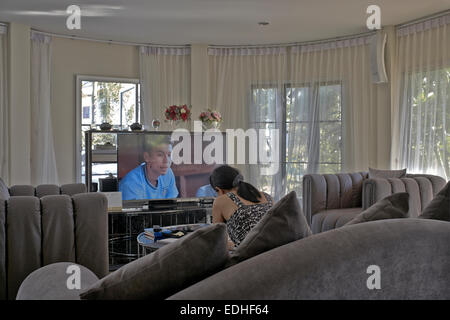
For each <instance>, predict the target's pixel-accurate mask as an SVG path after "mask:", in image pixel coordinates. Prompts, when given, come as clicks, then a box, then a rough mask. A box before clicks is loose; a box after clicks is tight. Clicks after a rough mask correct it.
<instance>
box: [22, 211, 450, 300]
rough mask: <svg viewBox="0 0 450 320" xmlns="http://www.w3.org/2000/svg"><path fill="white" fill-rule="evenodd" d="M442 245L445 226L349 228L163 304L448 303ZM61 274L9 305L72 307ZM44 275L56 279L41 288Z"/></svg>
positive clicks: (295, 245)
mask: <svg viewBox="0 0 450 320" xmlns="http://www.w3.org/2000/svg"><path fill="white" fill-rule="evenodd" d="M449 243H450V223H449V222H445V221H438V220H431V219H418V218H403V219H390V220H378V221H372V222H367V223H360V224H354V225H349V226H344V227H342V228H339V229H334V230H330V231H326V232H322V233H319V234H315V235H311V236H309V237H306V238H303V239H300V240H297V241H293V242H290V243H288V244H285V245H282V246H279V247H276V248H274V249H272V250H269V251H266V252H263V253H261V254H259V255H256V256H254V257H252V258H249V259H247V260H244V261H243V262H239V263H237V264H235V265H232V266H231V267H229V268H225V269H223V270H221V271H219V272H217V273H214V274H213V275H211V276H209V277H207V278H205V279H203V280H201V281H198V282H196V283H195V284H193V285H191V286H189V287H187V288H185V289H183V290H180V291H178V292H177V293H175V294H173V295H171V296H169V297H166V298H167V299H169V300H179V299H181V300H211V299H212V300H215V299H227V300H241V299H450V286H448V283H449V282H450V273H449V272H448V271H449V270H450V250H448V244H449ZM64 268H66V264H53V265H51V266H47V268H41V269H39V270H37V271H35V272H34V273H33V274H32V275H30V277H29V278H27V279H26V280H25V281H24V283H23V284H22V286H21V290H20V292H19V295H18V297H17V298H18V299H40V298H42V296H41V295H38V294H36V293H37V292H43V291H45V294H46V296H45V298H47V299H51V298H58V299H79V296H76V295H74V294H73V292H71V291H70V290H67V289H66V288H65V281H66V279H67V274H65V273H64V272H63V271H64V270H65V269H64ZM374 270H375V271H374ZM376 272H378V273H377V274H375V273H376ZM49 274H54V275H59V276H57V277H56V278H55V277H53V278H52V279H53V281H52V282H51V283H49V282H48V281H47V277H48V276H49ZM82 274H85V275H86V277H83V278H84V279H88V280H85V284H84V287H83V288H84V289H85V288H87V287H89V286H90V285H92V284H93V283H95V282H96V281H97V279H96V277H94V276H92V274H91V273H90V272H89V270H86V269H83V273H82ZM58 277H59V278H58ZM376 277H378V279H379V282H378V286H377V285H376V280H373V279H375V278H376ZM43 284H44V285H45V286H47V287H48V288H47V289H49V290H47V289H46V290H43V289H42V286H43ZM374 284H375V285H374ZM83 288H82V289H83ZM52 290H53V292H51V291H52Z"/></svg>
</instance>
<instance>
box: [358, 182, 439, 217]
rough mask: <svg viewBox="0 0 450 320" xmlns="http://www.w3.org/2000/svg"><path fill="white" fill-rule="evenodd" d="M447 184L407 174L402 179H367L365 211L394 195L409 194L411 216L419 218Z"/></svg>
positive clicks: (364, 190)
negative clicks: (399, 193)
mask: <svg viewBox="0 0 450 320" xmlns="http://www.w3.org/2000/svg"><path fill="white" fill-rule="evenodd" d="M445 184H446V181H445V179H444V178H441V177H439V176H434V175H426V174H407V175H406V177H405V178H400V179H398V178H389V179H377V178H376V179H366V180H365V181H364V183H363V209H367V208H368V207H370V206H371V205H373V204H374V203H376V202H377V201H379V200H381V199H383V198H385V197H387V196H389V195H391V194H393V193H398V192H407V193H409V215H410V216H411V217H418V216H419V215H420V213H421V212H422V210H423V209H424V208H425V207H426V206H427V205H428V203H429V202H430V201H431V200H432V199H433V198H434V196H435V195H436V194H437V193H438V192H439V191H440V190H441V189H442V188H443V187H444V186H445Z"/></svg>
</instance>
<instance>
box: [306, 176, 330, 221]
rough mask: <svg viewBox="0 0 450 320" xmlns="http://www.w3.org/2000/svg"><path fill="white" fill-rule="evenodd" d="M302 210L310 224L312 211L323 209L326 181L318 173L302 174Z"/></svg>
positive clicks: (324, 206) (325, 200)
mask: <svg viewBox="0 0 450 320" xmlns="http://www.w3.org/2000/svg"><path fill="white" fill-rule="evenodd" d="M302 196H303V212H304V214H305V217H306V221H308V224H309V225H310V226H311V223H312V216H313V214H314V213H316V212H318V211H320V210H324V209H325V208H326V204H327V198H326V197H327V182H326V180H325V178H324V177H323V176H322V175H320V174H306V175H304V176H303V189H302Z"/></svg>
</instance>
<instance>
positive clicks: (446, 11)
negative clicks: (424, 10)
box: [395, 9, 450, 28]
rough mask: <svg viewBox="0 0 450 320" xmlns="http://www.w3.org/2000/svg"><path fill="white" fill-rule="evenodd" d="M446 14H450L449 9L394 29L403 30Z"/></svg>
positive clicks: (399, 25) (398, 25) (402, 24)
mask: <svg viewBox="0 0 450 320" xmlns="http://www.w3.org/2000/svg"><path fill="white" fill-rule="evenodd" d="M447 14H450V9H448V10H445V11H441V12H437V13H433V14H430V15H428V16H425V17H422V18H418V19H414V20H411V21H408V22H405V23H401V24H397V25H396V26H395V27H396V28H403V27H407V26H410V25H413V24H417V23H421V22H424V21H427V20H431V19H435V18H440V17H443V16H446V15H447Z"/></svg>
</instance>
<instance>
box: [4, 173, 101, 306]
mask: <svg viewBox="0 0 450 320" xmlns="http://www.w3.org/2000/svg"><path fill="white" fill-rule="evenodd" d="M0 190H2V192H0V299H15V297H16V294H17V290H18V289H19V286H20V284H21V283H22V281H23V280H24V279H25V278H26V277H27V276H28V275H29V274H30V273H31V272H33V271H34V270H36V269H38V268H40V267H42V266H45V265H48V264H52V263H55V262H60V261H68V262H75V263H78V264H80V265H83V266H86V267H87V268H89V269H90V270H92V271H93V272H94V273H95V274H96V275H97V276H98V277H103V276H105V275H106V274H107V273H108V223H107V219H108V216H107V199H106V197H105V196H104V195H103V194H100V193H86V188H85V186H84V185H82V184H67V185H63V186H61V187H59V186H55V185H40V186H37V187H36V188H34V187H33V186H25V185H21V186H13V187H11V188H9V189H8V188H5V185H4V184H3V182H2V181H0ZM5 190H8V194H6V192H5Z"/></svg>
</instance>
